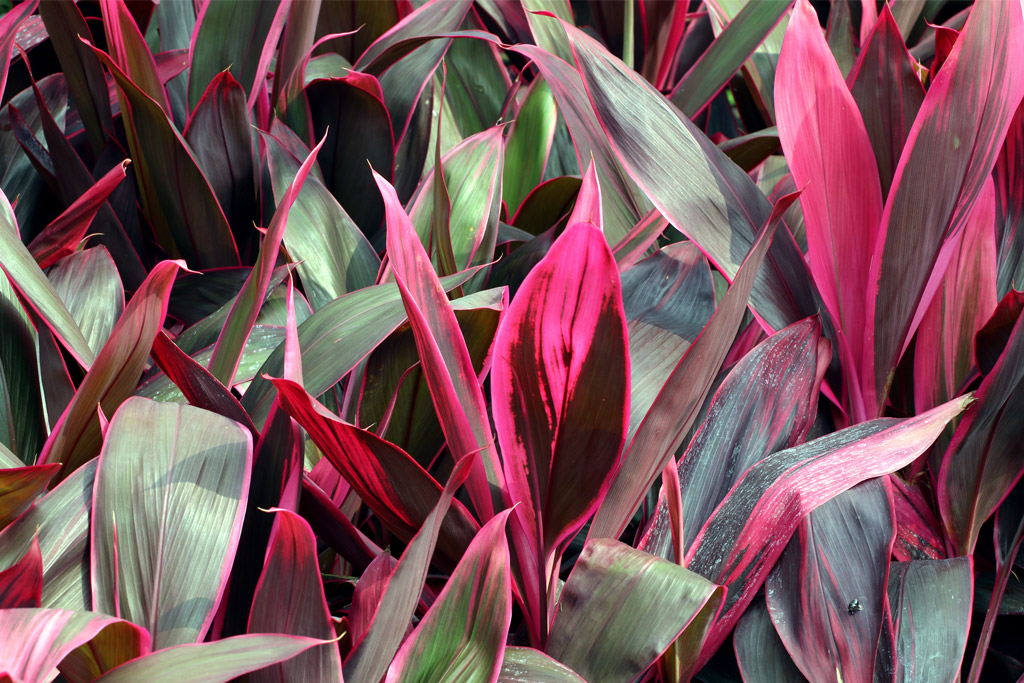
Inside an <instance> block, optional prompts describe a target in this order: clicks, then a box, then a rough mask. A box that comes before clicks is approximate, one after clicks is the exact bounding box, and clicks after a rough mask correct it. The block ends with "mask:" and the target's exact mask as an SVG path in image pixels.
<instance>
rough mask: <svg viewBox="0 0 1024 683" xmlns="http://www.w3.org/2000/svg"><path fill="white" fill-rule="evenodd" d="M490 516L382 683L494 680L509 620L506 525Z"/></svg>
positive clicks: (500, 518)
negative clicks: (399, 682) (385, 681)
mask: <svg viewBox="0 0 1024 683" xmlns="http://www.w3.org/2000/svg"><path fill="white" fill-rule="evenodd" d="M511 512H512V511H511V510H505V511H503V512H499V513H498V514H497V515H495V516H494V517H493V518H492V519H491V520H490V521H489V522H488V523H487V524H485V525H484V526H483V528H482V529H480V532H479V533H478V534H477V535H476V537H474V538H473V542H472V543H470V545H469V548H467V549H466V554H465V555H464V556H463V558H462V560H460V561H459V565H458V566H457V567H456V568H455V571H454V572H453V573H452V575H451V576H450V577H449V578H448V583H446V584H445V587H444V589H443V590H442V591H441V593H440V595H438V596H437V600H436V601H435V602H434V604H433V605H431V607H430V610H429V611H428V612H427V613H426V615H425V616H424V617H423V619H422V620H421V621H420V623H419V624H418V625H417V626H416V630H415V631H413V632H412V634H411V635H410V636H409V637H408V638H406V640H405V642H404V643H403V644H402V647H401V648H400V649H399V650H398V653H397V654H396V655H395V660H394V662H392V664H391V668H390V669H389V670H388V676H387V679H386V680H387V682H388V683H392V682H395V683H397V682H398V681H451V682H452V683H455V682H456V681H469V680H472V681H493V680H495V678H496V676H497V675H498V670H499V667H500V662H501V661H502V658H503V656H504V652H505V640H506V639H507V638H508V627H509V623H510V620H511V618H512V577H511V572H510V570H509V564H510V561H511V558H510V557H509V550H508V541H507V540H506V538H505V524H506V522H507V521H508V516H509V514H511Z"/></svg>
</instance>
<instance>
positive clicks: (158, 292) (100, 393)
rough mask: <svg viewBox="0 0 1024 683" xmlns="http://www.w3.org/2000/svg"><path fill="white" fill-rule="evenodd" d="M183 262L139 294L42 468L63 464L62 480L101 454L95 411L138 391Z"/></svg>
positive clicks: (155, 276)
mask: <svg viewBox="0 0 1024 683" xmlns="http://www.w3.org/2000/svg"><path fill="white" fill-rule="evenodd" d="M182 265H183V264H182V263H181V261H162V262H161V263H159V264H157V266H156V267H155V268H154V269H153V271H152V272H151V273H150V275H149V277H148V278H146V281H145V282H144V283H143V284H142V287H140V288H139V290H138V291H137V292H135V296H133V297H132V300H131V302H129V304H128V306H127V307H126V308H125V311H124V314H123V315H122V316H121V319H120V320H118V321H117V324H116V325H115V326H114V331H113V332H112V333H111V335H110V339H108V340H107V343H106V344H104V345H103V348H102V349H101V350H100V352H99V354H97V356H96V362H95V363H94V364H93V366H92V367H91V368H90V369H89V372H88V373H87V374H86V376H85V379H84V380H82V384H81V385H79V387H78V391H77V392H76V393H75V396H74V398H73V399H72V401H71V403H70V404H69V405H68V407H67V408H66V409H65V410H64V413H63V414H62V415H61V416H60V420H59V421H58V423H57V425H56V426H55V427H54V429H53V432H52V433H51V434H50V438H49V439H47V441H46V445H45V446H44V447H43V452H42V454H41V455H40V456H39V462H41V463H60V464H61V469H60V474H59V475H58V480H59V479H64V478H65V477H67V476H68V475H69V474H70V473H71V472H74V471H75V470H76V469H78V468H79V467H80V466H81V465H82V464H84V463H85V462H86V461H88V460H90V459H91V458H93V457H94V456H95V455H96V454H97V453H99V450H100V445H101V443H100V442H101V441H102V437H101V435H100V425H99V421H98V420H97V418H96V405H97V404H99V405H101V406H102V408H103V412H104V413H105V414H107V415H113V414H114V411H115V410H116V409H117V407H118V406H119V405H120V404H121V402H122V401H124V400H125V399H126V398H128V397H129V396H131V395H132V393H133V392H134V391H135V386H136V384H138V380H139V376H140V375H141V374H142V370H143V368H144V367H145V364H146V358H147V357H148V356H149V351H150V349H151V348H152V345H153V339H154V338H155V337H156V334H157V332H158V331H159V330H160V328H161V326H162V325H163V321H164V317H165V316H166V315H167V298H168V297H169V296H170V293H171V284H172V283H173V282H174V276H175V274H176V273H177V272H178V268H180V267H181V266H182Z"/></svg>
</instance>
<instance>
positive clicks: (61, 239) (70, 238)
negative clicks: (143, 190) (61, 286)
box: [28, 159, 131, 268]
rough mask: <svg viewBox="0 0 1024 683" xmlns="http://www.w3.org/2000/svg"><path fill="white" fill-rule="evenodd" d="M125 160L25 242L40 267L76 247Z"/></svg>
mask: <svg viewBox="0 0 1024 683" xmlns="http://www.w3.org/2000/svg"><path fill="white" fill-rule="evenodd" d="M129 163H131V161H130V160H129V159H125V160H124V161H123V162H121V163H120V164H119V165H117V166H115V167H114V168H112V169H110V170H109V171H108V172H107V173H106V175H104V176H103V177H102V178H100V179H99V180H97V181H96V184H95V185H93V186H92V187H91V188H90V189H89V190H87V191H86V192H85V193H84V194H82V195H81V196H80V197H79V198H78V199H76V200H75V201H74V203H73V204H72V205H71V206H69V207H68V208H67V209H66V210H65V211H64V212H63V213H62V214H61V215H60V216H58V217H57V218H55V219H54V220H52V221H51V222H50V223H49V224H48V225H47V226H46V227H45V228H44V229H43V231H42V232H41V233H39V234H38V235H36V236H35V238H34V239H33V240H32V241H31V242H30V243H29V245H28V250H29V251H30V252H32V256H33V257H35V259H36V263H38V264H39V267H40V268H47V267H49V266H52V265H53V264H54V263H56V262H57V261H59V260H60V259H62V258H64V257H65V256H69V255H71V254H72V253H74V252H75V250H76V249H78V245H79V243H80V242H81V241H82V239H83V238H84V237H85V233H86V231H87V230H88V229H89V225H90V224H91V223H92V220H93V218H95V216H96V214H97V213H99V211H100V209H102V208H103V206H104V204H105V203H106V201H107V197H109V196H110V193H111V192H113V191H114V190H115V189H116V188H117V186H118V185H119V184H120V183H121V181H122V180H124V177H125V169H126V168H128V164H129Z"/></svg>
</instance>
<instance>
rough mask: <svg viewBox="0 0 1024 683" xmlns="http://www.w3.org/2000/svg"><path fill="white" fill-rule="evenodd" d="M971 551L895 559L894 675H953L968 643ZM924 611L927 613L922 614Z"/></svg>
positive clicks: (921, 677) (923, 677) (910, 682)
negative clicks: (938, 557) (948, 556)
mask: <svg viewBox="0 0 1024 683" xmlns="http://www.w3.org/2000/svg"><path fill="white" fill-rule="evenodd" d="M973 564H974V563H973V561H972V558H971V557H969V556H968V557H956V558H953V559H951V560H921V561H919V562H893V563H892V567H891V569H890V572H889V605H890V609H891V611H892V621H893V632H894V633H895V648H896V651H895V653H894V657H893V662H894V664H895V671H894V672H889V671H886V674H889V673H895V680H898V681H906V682H907V683H914V682H916V681H946V680H949V681H951V680H953V679H955V678H956V677H957V675H958V674H959V673H960V662H961V660H962V659H963V656H964V649H965V648H966V647H967V629H968V625H969V623H970V614H971V596H972V594H973V591H972V583H973V581H972V576H971V569H972V566H973ZM922 615H927V616H926V617H925V618H924V619H921V616H922Z"/></svg>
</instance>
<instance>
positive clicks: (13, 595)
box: [0, 537, 43, 610]
mask: <svg viewBox="0 0 1024 683" xmlns="http://www.w3.org/2000/svg"><path fill="white" fill-rule="evenodd" d="M42 595H43V556H42V554H41V553H40V552H39V538H38V537H33V538H32V545H30V546H29V548H28V552H26V553H25V556H24V557H23V558H21V559H20V560H18V561H17V562H15V563H14V564H13V565H11V566H10V567H8V568H7V569H5V570H3V571H2V572H0V610H4V609H17V608H19V607H39V602H40V600H41V599H42Z"/></svg>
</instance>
